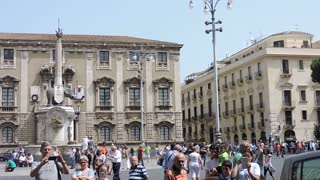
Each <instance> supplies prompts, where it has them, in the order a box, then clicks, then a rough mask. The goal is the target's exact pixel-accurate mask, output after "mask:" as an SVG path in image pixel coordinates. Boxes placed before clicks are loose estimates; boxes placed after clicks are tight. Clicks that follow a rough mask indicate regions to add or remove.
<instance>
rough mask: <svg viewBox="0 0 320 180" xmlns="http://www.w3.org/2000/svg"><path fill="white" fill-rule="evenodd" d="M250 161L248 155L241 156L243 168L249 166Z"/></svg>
mask: <svg viewBox="0 0 320 180" xmlns="http://www.w3.org/2000/svg"><path fill="white" fill-rule="evenodd" d="M248 162H249V158H248V157H242V158H241V166H242V168H247V165H248Z"/></svg>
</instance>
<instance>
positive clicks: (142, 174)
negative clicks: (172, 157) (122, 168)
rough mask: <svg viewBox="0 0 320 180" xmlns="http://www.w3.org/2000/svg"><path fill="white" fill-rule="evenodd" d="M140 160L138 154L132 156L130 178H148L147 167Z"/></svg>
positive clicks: (132, 179)
mask: <svg viewBox="0 0 320 180" xmlns="http://www.w3.org/2000/svg"><path fill="white" fill-rule="evenodd" d="M138 162H139V160H138V158H137V156H131V157H130V163H131V167H130V170H129V180H148V173H147V170H146V168H145V167H144V166H143V165H142V164H140V163H138Z"/></svg>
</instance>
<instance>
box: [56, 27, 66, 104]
mask: <svg viewBox="0 0 320 180" xmlns="http://www.w3.org/2000/svg"><path fill="white" fill-rule="evenodd" d="M62 35H63V33H62V29H61V28H60V27H59V28H58V30H57V31H56V36H57V43H56V59H55V60H56V62H55V83H54V101H55V102H56V103H58V104H60V103H61V102H62V101H63V99H64V90H63V85H62V43H61V39H62Z"/></svg>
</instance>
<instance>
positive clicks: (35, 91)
mask: <svg viewBox="0 0 320 180" xmlns="http://www.w3.org/2000/svg"><path fill="white" fill-rule="evenodd" d="M30 101H32V102H39V101H40V87H39V86H31V87H30Z"/></svg>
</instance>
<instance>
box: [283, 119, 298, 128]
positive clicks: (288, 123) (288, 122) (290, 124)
mask: <svg viewBox="0 0 320 180" xmlns="http://www.w3.org/2000/svg"><path fill="white" fill-rule="evenodd" d="M295 126H296V123H295V121H294V120H292V119H287V120H286V121H285V125H284V128H285V129H293V128H294V127H295Z"/></svg>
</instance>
